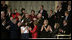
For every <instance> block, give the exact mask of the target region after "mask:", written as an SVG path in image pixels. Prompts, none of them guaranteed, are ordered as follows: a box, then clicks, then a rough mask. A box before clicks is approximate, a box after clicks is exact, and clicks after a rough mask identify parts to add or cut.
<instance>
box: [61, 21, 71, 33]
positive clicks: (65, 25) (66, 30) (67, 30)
mask: <svg viewBox="0 0 72 40" xmlns="http://www.w3.org/2000/svg"><path fill="white" fill-rule="evenodd" d="M67 22H68V21H67V20H63V25H62V27H60V32H61V33H62V34H70V32H71V28H70V26H69V25H68V23H67Z"/></svg>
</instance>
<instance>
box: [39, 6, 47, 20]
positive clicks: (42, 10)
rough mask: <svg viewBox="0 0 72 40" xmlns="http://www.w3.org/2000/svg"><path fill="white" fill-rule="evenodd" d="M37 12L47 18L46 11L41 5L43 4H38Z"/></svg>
mask: <svg viewBox="0 0 72 40" xmlns="http://www.w3.org/2000/svg"><path fill="white" fill-rule="evenodd" d="M38 13H41V14H42V17H43V18H44V19H47V18H48V14H47V11H46V10H44V6H43V5H41V6H40V10H39V11H38Z"/></svg>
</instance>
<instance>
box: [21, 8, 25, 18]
mask: <svg viewBox="0 0 72 40" xmlns="http://www.w3.org/2000/svg"><path fill="white" fill-rule="evenodd" d="M25 14H26V13H25V9H24V8H22V9H21V14H20V15H21V16H22V18H25Z"/></svg>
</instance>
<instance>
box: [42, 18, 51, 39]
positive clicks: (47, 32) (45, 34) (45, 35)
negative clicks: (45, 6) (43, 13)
mask: <svg viewBox="0 0 72 40" xmlns="http://www.w3.org/2000/svg"><path fill="white" fill-rule="evenodd" d="M51 32H52V28H51V26H50V25H48V20H46V19H45V20H44V23H43V25H42V27H41V38H48V37H50V34H51Z"/></svg>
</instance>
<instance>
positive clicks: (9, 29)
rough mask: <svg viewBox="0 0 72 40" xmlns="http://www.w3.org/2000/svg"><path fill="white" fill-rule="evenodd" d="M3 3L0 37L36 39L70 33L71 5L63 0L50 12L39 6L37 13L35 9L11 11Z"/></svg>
mask: <svg viewBox="0 0 72 40" xmlns="http://www.w3.org/2000/svg"><path fill="white" fill-rule="evenodd" d="M7 9H8V6H7V5H6V4H4V3H2V4H1V38H2V39H4V38H10V39H28V38H32V39H36V38H56V34H71V15H72V13H71V5H70V4H69V3H68V2H63V3H62V4H61V5H60V6H57V10H56V12H54V11H53V10H52V9H51V10H50V13H47V11H46V10H45V9H44V6H43V5H41V6H40V10H39V11H38V14H37V15H36V14H35V10H31V13H30V14H29V13H26V11H25V10H26V9H25V8H22V9H21V13H19V12H17V9H15V10H14V13H13V12H12V11H11V9H10V8H9V9H8V10H7Z"/></svg>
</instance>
